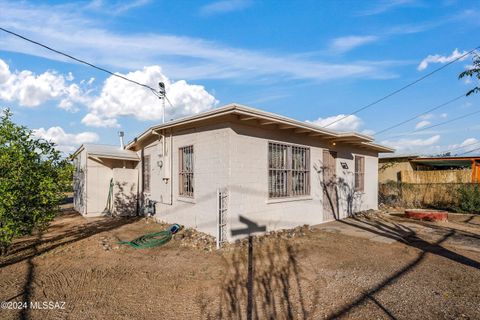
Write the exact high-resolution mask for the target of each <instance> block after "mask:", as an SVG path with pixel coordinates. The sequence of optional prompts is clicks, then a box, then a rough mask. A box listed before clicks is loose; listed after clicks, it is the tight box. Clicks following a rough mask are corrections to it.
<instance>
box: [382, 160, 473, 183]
mask: <svg viewBox="0 0 480 320" xmlns="http://www.w3.org/2000/svg"><path fill="white" fill-rule="evenodd" d="M378 165H379V166H378V170H379V182H380V183H385V182H387V181H395V182H406V183H470V182H472V183H478V182H480V156H477V157H434V158H432V157H420V156H418V155H391V156H382V157H381V158H380V159H379V164H378Z"/></svg>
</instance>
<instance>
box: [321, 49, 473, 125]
mask: <svg viewBox="0 0 480 320" xmlns="http://www.w3.org/2000/svg"><path fill="white" fill-rule="evenodd" d="M478 48H480V46H478V47H475V48H473V49H472V50H470V51H468V52H467V53H464V54H462V55H461V56H459V57H457V58H455V59H454V60H452V61H450V62H448V63H446V64H444V65H443V66H441V67H439V68H437V69H435V70H433V71H431V72H429V73H427V74H426V75H424V76H422V77H420V78H418V79H416V80H415V81H413V82H410V83H409V84H407V85H404V86H403V87H401V88H399V89H397V90H395V91H393V92H391V93H389V94H387V95H386V96H383V97H381V98H380V99H377V100H375V101H373V102H371V103H369V104H367V105H365V106H363V107H361V108H358V109H357V110H355V111H353V112H352V113H350V114H348V115H346V116H344V117H341V118H339V119H337V120H335V121H333V122H330V123H329V124H327V125H325V126H324V127H325V128H327V127H329V126H331V125H332V124H334V123H337V122H339V121H342V120H344V119H346V118H348V117H350V116H353V115H354V114H357V113H359V112H361V111H363V110H365V109H368V108H370V107H372V106H374V105H376V104H378V103H380V102H382V101H384V100H386V99H388V98H390V97H391V96H394V95H396V94H397V93H399V92H402V91H403V90H405V89H407V88H409V87H411V86H413V85H415V84H417V83H419V82H420V81H422V80H424V79H426V78H428V77H430V76H432V75H433V74H435V73H437V72H439V71H440V70H443V69H445V68H446V67H448V66H449V65H451V64H453V63H455V62H457V61H458V60H460V59H462V58H464V57H466V56H467V55H469V54H471V53H472V52H473V51H475V50H477V49H478Z"/></svg>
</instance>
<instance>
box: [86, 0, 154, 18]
mask: <svg viewBox="0 0 480 320" xmlns="http://www.w3.org/2000/svg"><path fill="white" fill-rule="evenodd" d="M150 2H151V1H150V0H130V1H126V3H125V2H122V1H118V2H115V1H109V2H108V3H105V1H104V0H93V1H91V2H90V3H89V4H88V5H87V6H86V8H87V9H91V10H98V11H101V12H104V13H107V14H114V15H117V14H121V13H124V12H127V11H129V10H131V9H135V8H138V7H142V6H144V5H146V4H148V3H150Z"/></svg>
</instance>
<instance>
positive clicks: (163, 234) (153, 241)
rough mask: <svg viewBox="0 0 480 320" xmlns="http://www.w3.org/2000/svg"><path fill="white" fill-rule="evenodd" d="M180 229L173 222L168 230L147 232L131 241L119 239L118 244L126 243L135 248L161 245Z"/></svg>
mask: <svg viewBox="0 0 480 320" xmlns="http://www.w3.org/2000/svg"><path fill="white" fill-rule="evenodd" d="M179 230H180V225H178V224H176V223H175V224H173V225H172V226H171V227H170V228H168V230H164V231H159V232H154V233H147V234H144V235H143V236H140V237H138V238H136V239H133V240H132V241H120V242H117V243H118V244H126V245H129V246H130V247H132V248H135V249H146V248H153V247H158V246H162V245H164V244H165V243H167V242H169V241H170V240H171V239H172V236H173V235H174V234H175V233H177V232H178V231H179Z"/></svg>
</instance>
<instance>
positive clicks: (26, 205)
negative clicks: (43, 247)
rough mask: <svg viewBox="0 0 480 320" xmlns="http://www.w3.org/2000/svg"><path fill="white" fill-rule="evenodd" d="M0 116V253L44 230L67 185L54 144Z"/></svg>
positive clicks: (65, 167) (8, 116)
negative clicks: (25, 236) (22, 239)
mask: <svg viewBox="0 0 480 320" xmlns="http://www.w3.org/2000/svg"><path fill="white" fill-rule="evenodd" d="M11 117H12V113H11V112H10V111H9V110H4V111H3V114H1V115H0V252H1V253H2V254H3V253H5V252H6V250H7V248H8V246H9V245H10V244H11V242H12V240H13V239H14V238H15V237H18V236H23V235H27V234H31V233H32V231H33V230H34V229H35V228H37V229H40V230H42V229H44V228H46V227H47V226H48V223H49V222H50V221H51V220H52V219H53V218H54V216H55V213H56V212H57V210H58V205H59V203H60V201H61V200H62V198H63V191H64V190H66V189H67V188H68V186H67V185H66V184H67V183H70V181H71V180H70V178H68V177H69V174H70V173H69V172H70V169H69V166H70V164H69V163H68V162H67V160H64V159H62V157H61V155H60V153H59V152H58V151H57V150H56V149H55V147H54V144H53V143H50V142H47V141H44V140H42V139H37V138H35V137H34V136H33V134H32V131H30V130H28V129H27V128H26V127H23V126H19V125H16V124H15V123H14V122H13V121H12V120H11Z"/></svg>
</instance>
